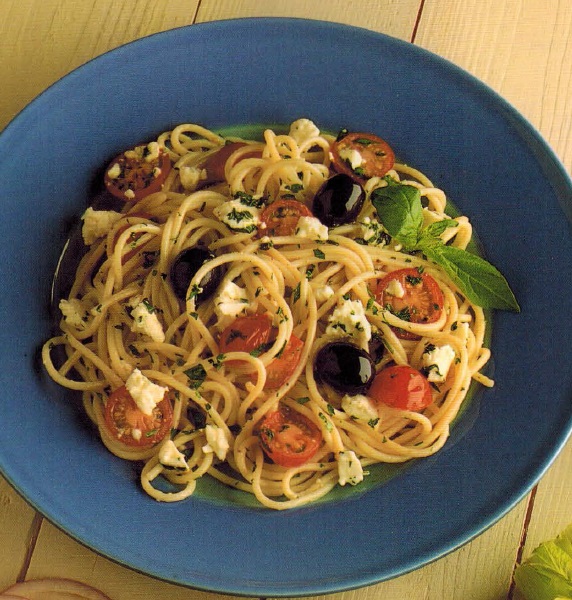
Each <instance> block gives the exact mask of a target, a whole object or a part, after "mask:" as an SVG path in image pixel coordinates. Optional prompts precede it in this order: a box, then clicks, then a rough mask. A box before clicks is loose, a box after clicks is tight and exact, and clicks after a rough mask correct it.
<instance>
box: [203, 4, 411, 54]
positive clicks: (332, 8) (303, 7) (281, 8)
mask: <svg viewBox="0 0 572 600" xmlns="http://www.w3.org/2000/svg"><path fill="white" fill-rule="evenodd" d="M420 4H421V0H400V1H399V2H395V1H394V0H354V1H353V2H348V1H347V0H329V1H328V2H316V0H289V1H288V2H285V1H279V2H264V1H261V0H225V1H222V2H221V1H219V0H203V1H202V2H201V5H200V8H199V11H198V14H197V22H201V21H213V20H217V19H230V18H239V17H262V16H264V17H300V18H307V19H318V20H323V21H336V22H341V23H345V24H347V25H355V26H358V27H365V28H367V29H372V30H374V31H380V32H384V33H386V34H388V35H392V36H394V37H398V38H401V39H405V40H409V39H410V38H411V34H412V32H413V28H414V26H415V21H416V19H417V12H418V9H419V7H420ZM300 43H301V44H303V43H304V41H303V40H300Z"/></svg>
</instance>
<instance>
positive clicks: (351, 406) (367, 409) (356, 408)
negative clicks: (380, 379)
mask: <svg viewBox="0 0 572 600" xmlns="http://www.w3.org/2000/svg"><path fill="white" fill-rule="evenodd" d="M342 409H343V410H344V412H345V413H346V414H348V415H350V417H354V419H362V420H363V421H372V420H375V419H377V418H379V414H378V412H377V409H376V408H375V406H374V405H373V403H372V401H371V400H370V399H369V398H368V397H367V396H364V395H363V394H357V395H355V396H350V395H348V394H346V395H345V396H344V397H343V398H342Z"/></svg>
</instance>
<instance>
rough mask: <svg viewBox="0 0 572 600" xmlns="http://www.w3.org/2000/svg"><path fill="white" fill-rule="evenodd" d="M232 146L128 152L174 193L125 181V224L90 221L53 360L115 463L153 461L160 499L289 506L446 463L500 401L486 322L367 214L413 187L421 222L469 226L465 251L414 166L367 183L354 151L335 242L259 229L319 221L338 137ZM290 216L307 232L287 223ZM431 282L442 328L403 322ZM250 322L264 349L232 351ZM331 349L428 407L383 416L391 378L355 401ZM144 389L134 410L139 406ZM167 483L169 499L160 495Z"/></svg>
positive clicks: (322, 234) (332, 232)
mask: <svg viewBox="0 0 572 600" xmlns="http://www.w3.org/2000/svg"><path fill="white" fill-rule="evenodd" d="M229 141H232V142H236V141H237V140H228V139H224V138H223V137H221V136H219V135H217V134H216V133H214V132H212V131H210V130H207V129H205V128H203V127H200V126H198V125H193V124H184V125H180V126H178V127H176V128H175V129H173V130H172V131H170V132H167V133H164V134H162V135H160V136H159V137H158V138H157V140H156V141H155V142H154V143H151V144H149V145H148V146H146V147H144V148H143V150H141V149H139V150H138V151H137V152H139V154H138V156H135V155H133V156H131V158H132V159H133V160H139V161H143V162H144V161H147V163H149V164H150V165H151V167H149V168H148V169H147V170H146V173H145V174H144V177H146V178H147V180H146V183H145V184H144V185H146V186H148V183H149V181H151V182H152V183H153V184H154V183H155V179H157V180H160V182H161V185H160V186H155V187H156V188H157V189H156V190H154V188H153V187H151V189H150V190H147V192H149V193H145V194H143V195H141V194H139V195H138V194H135V193H133V191H131V190H130V189H129V185H127V186H126V187H124V188H123V193H124V196H125V197H124V198H123V200H122V201H119V205H118V206H115V207H114V208H113V210H109V208H108V207H107V208H105V209H103V210H102V209H99V208H96V209H93V208H90V209H88V211H86V214H84V217H83V219H84V226H83V227H84V229H83V233H84V238H85V240H86V243H87V245H88V249H87V252H86V254H85V256H84V257H83V258H82V260H81V263H80V264H79V266H78V268H77V272H76V275H75V279H74V282H73V285H72V287H71V290H70V293H69V296H68V297H67V298H65V299H62V301H61V302H60V309H61V311H62V313H63V317H62V319H61V323H60V328H61V332H60V333H59V334H58V335H56V336H55V337H53V338H52V339H50V340H48V341H47V342H46V344H45V346H44V348H43V361H44V364H45V367H46V369H47V371H48V373H49V374H50V376H51V377H52V378H53V379H54V380H55V381H56V382H57V383H59V384H61V385H62V386H65V387H67V388H71V389H74V390H78V391H80V392H81V393H82V394H83V404H84V406H85V410H86V412H87V414H88V415H89V417H90V418H91V419H92V420H93V422H94V423H95V424H96V425H97V427H98V429H99V432H100V435H101V439H102V440H103V442H104V444H105V445H106V446H107V448H108V449H109V450H110V451H111V452H113V453H114V454H116V455H117V456H119V457H121V458H124V459H129V460H136V461H143V462H144V467H143V469H142V473H141V482H142V486H143V488H144V489H145V491H146V492H147V493H148V494H149V495H150V496H152V497H153V498H156V499H157V500H162V501H176V500H181V499H183V498H185V497H188V496H189V495H190V494H192V493H193V491H194V490H195V486H196V482H197V480H198V479H199V478H200V477H202V476H203V475H206V474H208V475H210V476H212V477H214V478H216V479H218V480H220V481H221V482H223V483H224V484H226V485H229V486H232V487H235V488H238V489H240V490H243V491H245V492H248V493H251V494H254V495H255V497H256V498H257V499H258V500H259V502H260V503H261V504H262V505H264V506H267V507H270V508H274V509H284V508H290V507H295V506H300V505H302V504H305V503H308V502H311V501H314V500H316V499H318V498H320V497H322V496H324V495H325V494H327V493H328V492H329V491H330V490H331V489H332V488H333V487H334V486H336V485H338V484H341V485H344V484H346V483H350V484H357V483H359V482H360V481H361V480H362V479H363V477H364V473H366V472H364V468H365V467H367V466H368V465H372V464H375V463H399V462H404V461H407V460H410V459H413V458H421V457H425V456H428V455H431V454H434V453H435V452H436V451H438V450H439V449H440V448H441V447H442V446H443V444H444V443H445V441H446V440H447V437H448V436H449V429H450V425H451V422H452V421H453V419H454V418H455V416H456V415H457V413H458V411H459V408H460V406H461V404H462V402H463V400H464V399H465V397H466V394H467V391H468V389H469V386H470V385H471V382H472V381H473V380H476V381H478V382H479V383H481V384H483V385H485V386H491V385H493V382H492V381H491V380H490V379H489V378H488V377H487V376H486V375H484V374H483V373H482V369H483V367H484V366H485V364H486V363H487V361H488V360H489V357H490V352H489V350H488V349H487V348H486V347H485V346H484V338H485V329H486V320H485V315H484V312H483V309H482V308H480V307H479V306H477V305H476V304H475V303H474V302H472V301H470V300H469V299H468V298H467V296H466V295H465V294H464V293H463V292H462V291H461V290H460V288H459V286H458V284H457V283H456V282H453V281H452V280H451V279H450V277H449V276H448V275H447V273H446V272H445V271H444V270H443V269H441V268H440V267H439V266H438V265H436V264H435V263H434V262H433V261H429V260H427V258H426V257H425V255H424V253H423V252H420V251H407V252H405V251H404V248H403V244H402V243H401V242H400V241H399V240H398V239H395V238H393V237H392V236H391V235H390V234H389V233H388V230H387V228H385V227H384V225H383V224H382V223H381V222H380V220H379V215H378V214H377V212H376V208H375V206H374V204H373V203H372V202H371V198H372V194H374V192H375V190H379V189H382V188H385V187H387V186H391V185H397V184H399V185H407V186H409V187H410V188H415V189H416V190H418V193H419V196H420V198H421V199H422V201H423V205H424V208H423V222H424V226H426V227H427V226H429V225H431V224H432V223H439V222H441V221H445V220H447V221H454V223H450V224H451V225H454V226H449V227H444V228H442V229H440V230H439V234H438V237H439V239H440V242H441V243H443V244H446V245H447V246H450V247H451V246H452V247H456V248H460V249H464V248H466V247H467V245H468V244H469V242H470V240H471V225H470V223H469V220H468V219H467V218H466V217H464V216H461V217H457V218H455V219H451V218H450V217H449V216H447V215H446V214H445V206H446V197H445V194H444V192H443V191H441V190H440V189H437V188H435V187H434V186H433V185H432V183H431V182H430V181H429V180H428V179H427V178H426V177H425V176H424V175H423V174H421V173H420V172H418V171H416V170H415V169H413V168H411V167H408V166H406V165H403V164H398V163H395V164H394V165H392V166H391V168H390V169H389V170H388V171H387V172H386V173H385V174H384V175H382V176H375V175H374V176H368V174H367V173H366V174H364V172H363V168H362V169H361V170H360V168H359V167H360V165H359V161H360V154H359V152H358V153H356V152H355V151H352V152H353V154H352V152H348V151H344V152H343V153H342V159H343V164H344V165H345V167H346V168H347V170H350V171H354V174H355V175H356V178H357V179H359V180H361V184H360V185H363V188H364V191H365V202H364V203H363V206H361V208H360V210H359V212H358V213H357V214H356V216H355V218H352V219H351V220H349V221H348V222H345V223H342V224H334V225H330V226H329V227H327V226H325V225H324V224H323V223H320V222H319V221H318V220H317V219H316V217H314V216H312V212H311V210H308V211H305V212H304V211H303V212H302V213H301V215H300V217H299V218H298V217H296V215H294V216H295V217H296V218H297V219H298V221H297V222H296V223H295V227H293V228H291V231H289V232H287V234H286V235H281V232H280V230H279V229H276V230H275V229H273V227H272V225H271V224H270V225H269V221H268V220H267V221H264V220H262V221H261V214H262V213H263V211H264V210H265V209H266V208H267V207H268V206H273V205H274V203H277V202H278V201H279V200H288V201H289V202H295V203H298V205H299V206H303V207H306V208H307V209H308V208H310V209H311V207H312V205H313V204H312V203H313V202H314V199H315V197H316V195H317V194H319V193H320V190H321V189H322V187H323V185H324V184H325V182H326V181H328V180H329V178H330V177H331V175H332V173H333V172H334V171H339V170H340V169H339V168H338V169H336V168H335V167H336V165H333V164H332V148H333V145H334V144H335V139H334V137H332V136H329V135H325V134H323V133H321V132H319V131H318V129H317V128H316V127H315V125H314V124H313V123H311V122H310V121H308V120H306V119H301V120H299V121H297V122H295V123H294V124H293V125H292V127H291V128H290V131H289V133H288V134H277V133H275V132H274V131H273V130H270V129H268V130H266V131H265V132H264V136H263V141H261V142H258V141H255V142H244V143H243V142H241V143H240V144H239V143H236V144H235V143H231V144H229ZM357 141H358V143H359V142H360V140H357ZM362 143H363V142H362ZM368 143H369V142H368ZM367 145H368V144H364V146H367ZM223 150H224V152H223ZM223 154H224V159H225V160H224V161H223V162H222V163H220V164H218V165H215V161H214V157H215V156H217V155H218V156H219V157H221V156H223ZM379 154H380V155H381V154H382V153H381V152H380V153H379ZM158 157H160V160H161V161H163V162H157V160H159V158H158ZM166 158H168V161H166ZM338 158H339V157H338ZM151 159H153V160H155V162H153V160H151ZM125 160H128V159H125ZM219 162H220V161H219ZM362 162H363V161H362ZM120 163H121V161H115V162H112V164H111V165H110V167H109V168H108V171H107V173H108V175H107V177H108V181H107V184H108V186H110V185H111V186H113V185H115V183H114V181H117V180H118V179H120V178H121V177H122V176H123V175H124V174H125V168H124V167H125V165H124V164H123V163H121V164H120ZM356 165H357V166H356ZM361 166H362V167H363V164H362V165H361ZM217 170H218V171H220V173H221V174H219V176H218V179H217V177H216V176H214V175H213V173H215V171H217ZM350 175H352V173H351V172H350ZM128 183H129V182H128ZM285 216H286V217H289V218H292V215H291V213H290V212H289V211H286V212H283V213H280V214H275V215H274V217H275V219H276V220H279V219H281V218H283V217H285ZM197 248H198V249H200V251H202V252H203V253H204V257H205V260H201V261H199V263H198V264H197V265H196V267H195V269H194V272H192V273H191V275H190V276H189V279H188V281H183V291H184V295H183V296H181V295H180V294H177V293H176V290H175V288H176V287H177V283H178V282H177V281H176V276H175V275H174V271H173V269H174V265H175V263H176V262H177V260H179V259H180V257H181V256H182V255H184V253H185V251H187V250H189V249H197ZM201 256H202V255H201ZM183 266H185V267H186V266H188V265H183ZM398 273H401V274H405V275H403V276H404V277H405V279H403V278H401V279H399V278H398V277H397V274H398ZM411 273H413V275H414V276H412V275H411ZM390 274H394V275H395V277H393V279H392V277H391V276H390V277H389V279H388V280H387V281H388V282H389V283H388V284H387V286H386V289H385V290H380V287H379V286H380V282H381V281H384V280H385V278H386V277H387V276H388V275H390ZM423 277H425V278H430V280H431V281H433V282H435V284H436V286H438V294H439V301H438V302H437V301H434V302H437V304H438V306H437V305H436V306H434V307H430V308H429V309H428V310H430V311H432V312H431V318H427V317H425V318H415V315H412V314H411V311H409V312H407V311H403V310H401V311H399V310H396V309H395V306H396V305H398V304H399V302H398V299H403V298H404V296H406V294H408V293H409V291H408V290H409V287H411V289H413V286H414V285H416V284H418V283H419V281H421V279H422V278H423ZM209 281H210V282H211V284H212V285H210V287H211V288H212V289H210V290H209V294H210V297H208V298H205V297H204V292H205V289H206V287H207V284H208V282H209ZM179 287H180V282H179ZM406 288H407V289H406ZM384 294H385V296H384ZM384 298H385V299H384ZM388 299H389V300H388ZM394 300H395V302H394ZM392 302H393V304H392ZM433 309H434V310H433ZM248 318H251V320H250V321H249V320H248ZM240 319H243V321H242V323H248V324H249V326H253V325H255V324H256V323H258V324H259V323H260V322H264V319H266V322H267V325H268V326H267V328H266V330H265V331H266V332H267V334H268V335H266V337H264V336H262V337H259V339H257V340H256V341H255V342H252V343H253V344H254V347H252V344H251V346H248V344H247V345H246V346H244V347H242V349H241V347H240V344H239V346H238V347H237V346H236V345H235V344H236V342H235V339H237V338H241V337H242V338H246V337H248V335H250V333H252V331H249V332H246V330H244V329H241V328H240V327H239V326H238V325H234V327H235V329H233V323H234V324H236V323H237V322H241V321H240ZM256 319H258V321H256ZM260 320H262V321H260ZM255 329H256V328H255ZM257 331H258V333H257ZM229 332H230V333H229ZM233 332H234V333H233ZM259 334H260V330H255V331H254V334H253V335H254V338H256V337H257V336H259ZM225 336H226V337H225ZM233 336H234V337H233ZM254 338H252V339H254ZM294 342H296V343H294ZM334 342H342V343H343V344H349V345H350V346H351V347H353V348H357V349H359V350H360V351H361V352H362V354H361V355H359V356H362V355H363V353H366V354H367V356H369V357H370V359H371V360H370V364H373V365H374V373H372V377H377V374H380V373H382V372H383V371H384V370H385V369H388V368H390V367H396V366H404V365H409V366H410V367H411V368H412V370H415V372H417V373H420V374H421V376H422V377H423V378H424V380H426V381H428V382H429V383H430V386H431V387H430V389H431V392H430V395H431V396H430V403H429V404H427V405H426V406H422V407H420V408H417V409H412V408H410V407H405V408H404V407H403V406H401V407H400V406H399V403H397V404H396V403H395V402H393V401H389V400H388V401H387V402H386V401H385V400H384V398H385V397H384V392H383V391H382V392H381V396H380V395H379V394H378V395H377V397H372V396H371V395H370V389H372V388H370V387H368V386H370V385H376V384H375V379H373V381H374V383H373V384H372V382H371V380H368V381H367V382H364V384H363V385H362V386H361V387H360V386H359V385H358V386H357V388H356V389H355V390H353V391H352V390H350V391H349V392H347V391H346V385H345V382H343V381H342V382H341V383H340V385H336V382H335V381H331V380H330V379H328V377H326V375H325V374H323V373H321V372H320V369H319V368H316V363H317V360H318V359H317V357H318V355H319V353H320V351H321V350H323V349H324V348H327V349H328V350H329V349H330V348H333V346H330V345H331V344H333V343H334ZM244 343H247V342H244ZM375 343H377V347H376V348H375V349H374V345H375ZM341 348H342V349H343V348H345V346H341ZM62 354H63V355H64V358H63V359H62V358H61V355H62ZM324 356H326V358H327V357H328V354H327V352H326V353H325V354H324ZM56 357H58V358H56ZM368 360H369V359H368ZM342 362H343V361H342ZM325 364H326V367H327V368H326V371H327V370H328V369H329V367H328V365H329V363H327V362H326V363H325ZM348 368H349V367H348ZM342 371H343V369H342ZM284 373H286V374H285V375H284ZM341 375H342V377H343V372H342V373H341ZM348 377H350V375H348ZM281 378H282V379H281ZM141 382H143V383H141ZM126 385H127V387H126ZM129 386H131V387H129ZM153 386H155V387H153ZM378 387H379V386H378ZM348 389H349V388H348ZM130 390H135V391H133V392H131V391H130ZM141 390H143V392H142V395H141V397H140V398H139V401H138V402H137V403H136V404H133V403H131V404H129V405H126V404H125V401H126V399H127V400H130V396H131V395H132V394H139V393H140V392H141ZM157 393H158V394H159V396H157ZM153 394H155V396H153ZM152 396H153V397H154V398H155V399H154V400H153V398H152ZM111 398H113V400H110V399H111ZM111 401H113V402H117V405H116V407H115V408H113V409H111V408H110V402H111ZM142 415H143V416H142ZM276 415H279V416H280V418H279V419H278V420H277V421H276V419H277V418H278V417H276ZM269 416H273V417H272V418H269ZM272 419H274V420H272ZM280 419H281V420H280ZM110 420H111V421H112V423H111V426H110ZM273 427H276V429H273ZM286 428H290V432H292V431H294V432H295V433H296V435H298V438H300V437H301V439H302V441H300V439H298V438H296V439H293V440H289V439H288V438H286V439H285V441H284V440H282V441H283V442H284V444H285V449H286V453H288V451H289V450H292V448H291V447H290V446H289V444H290V442H292V441H293V442H295V443H299V444H300V445H299V446H296V447H295V448H294V450H292V451H293V452H294V454H296V453H299V454H300V455H301V456H302V457H303V459H304V460H303V461H301V460H298V458H299V456H294V460H293V461H292V460H291V461H290V463H299V464H290V463H289V461H288V460H286V461H284V460H282V459H281V458H280V456H279V455H278V454H277V453H276V452H277V449H276V446H275V444H276V443H277V440H279V439H281V438H280V436H281V435H282V432H283V431H286ZM305 435H306V436H307V437H308V438H309V439H305V438H304V436H305ZM312 440H313V443H314V447H313V448H312V454H311V455H309V456H308V457H306V456H305V454H304V453H305V452H306V451H307V449H308V444H310V442H311V441H312ZM310 445H311V444H310ZM282 449H283V450H284V448H282ZM273 459H274V460H273ZM281 463H283V464H281ZM284 463H285V464H284ZM161 478H163V479H166V480H168V481H169V482H170V483H171V484H172V486H171V489H166V488H165V486H164V485H162V486H161V485H157V482H158V481H159V480H160V479H161Z"/></svg>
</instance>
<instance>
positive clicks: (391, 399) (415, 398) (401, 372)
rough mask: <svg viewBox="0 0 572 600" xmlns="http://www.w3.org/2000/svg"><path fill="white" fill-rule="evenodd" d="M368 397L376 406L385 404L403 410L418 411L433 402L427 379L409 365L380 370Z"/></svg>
mask: <svg viewBox="0 0 572 600" xmlns="http://www.w3.org/2000/svg"><path fill="white" fill-rule="evenodd" d="M368 396H370V398H372V400H373V401H374V402H375V403H376V404H380V403H383V404H386V405H387V406H392V407H394V408H401V409H403V410H413V411H420V410H423V409H424V408H425V407H427V406H429V405H430V404H431V403H432V402H433V393H432V392H431V386H430V385H429V382H428V381H427V378H426V377H425V376H424V375H423V374H422V373H421V372H420V371H417V370H416V369H414V368H413V367H410V366H409V365H394V366H391V367H386V368H385V369H382V370H381V371H380V372H379V373H378V374H377V375H376V376H375V379H374V380H373V383H372V384H371V387H370V388H369V391H368Z"/></svg>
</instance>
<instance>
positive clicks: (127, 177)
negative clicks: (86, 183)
mask: <svg viewBox="0 0 572 600" xmlns="http://www.w3.org/2000/svg"><path fill="white" fill-rule="evenodd" d="M170 171H171V160H170V158H169V156H168V155H167V154H165V153H164V152H162V151H159V153H158V155H157V156H154V155H153V154H151V153H150V151H149V146H136V147H135V148H134V149H133V150H127V151H126V152H123V153H122V154H120V155H119V156H116V157H115V158H114V159H113V160H112V161H111V162H110V163H109V166H108V167H107V168H106V169H105V175H104V178H103V182H104V184H105V187H106V189H107V190H108V191H109V192H110V193H111V194H113V195H114V196H115V197H116V198H120V199H121V200H125V201H126V202H135V201H137V200H141V198H144V197H145V196H148V195H149V194H152V193H154V192H158V191H160V190H161V188H162V187H163V183H165V179H166V178H167V175H169V172H170Z"/></svg>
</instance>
